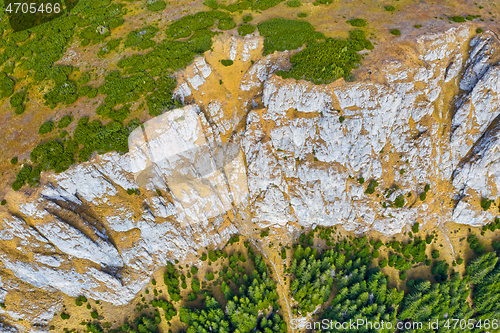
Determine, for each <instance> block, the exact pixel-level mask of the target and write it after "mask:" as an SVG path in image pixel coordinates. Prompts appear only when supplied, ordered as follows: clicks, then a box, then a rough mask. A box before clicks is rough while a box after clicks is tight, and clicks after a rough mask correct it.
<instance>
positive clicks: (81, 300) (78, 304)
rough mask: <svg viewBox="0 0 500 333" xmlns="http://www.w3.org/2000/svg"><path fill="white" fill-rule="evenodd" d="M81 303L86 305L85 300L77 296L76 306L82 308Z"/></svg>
mask: <svg viewBox="0 0 500 333" xmlns="http://www.w3.org/2000/svg"><path fill="white" fill-rule="evenodd" d="M83 303H87V298H86V297H85V296H78V297H77V298H76V299H75V304H76V306H82V305H83Z"/></svg>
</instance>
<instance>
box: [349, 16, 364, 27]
mask: <svg viewBox="0 0 500 333" xmlns="http://www.w3.org/2000/svg"><path fill="white" fill-rule="evenodd" d="M347 23H349V24H350V25H352V26H353V27H364V26H366V20H365V19H361V18H354V19H352V20H349V21H347Z"/></svg>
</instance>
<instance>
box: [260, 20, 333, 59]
mask: <svg viewBox="0 0 500 333" xmlns="http://www.w3.org/2000/svg"><path fill="white" fill-rule="evenodd" d="M257 28H258V29H259V34H260V35H261V36H263V37H265V40H264V51H263V54H264V55H268V54H271V53H274V52H275V51H286V50H294V49H297V48H299V47H301V46H302V45H304V44H306V43H311V42H313V41H316V40H318V39H324V37H325V36H324V35H323V34H322V33H320V32H316V31H315V30H314V27H313V26H312V25H311V24H310V23H309V22H303V21H296V20H287V19H282V18H275V19H272V20H269V21H265V22H262V23H259V24H258V25H257Z"/></svg>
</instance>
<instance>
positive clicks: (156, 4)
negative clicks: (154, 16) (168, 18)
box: [146, 0, 167, 12]
mask: <svg viewBox="0 0 500 333" xmlns="http://www.w3.org/2000/svg"><path fill="white" fill-rule="evenodd" d="M166 7H167V4H166V3H165V1H162V0H148V1H147V4H146V8H147V9H148V10H150V11H152V12H158V11H161V10H164V9H165V8H166Z"/></svg>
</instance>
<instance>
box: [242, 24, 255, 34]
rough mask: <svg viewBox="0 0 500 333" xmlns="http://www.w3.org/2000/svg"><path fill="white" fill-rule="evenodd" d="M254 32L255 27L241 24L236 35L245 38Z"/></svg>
mask: <svg viewBox="0 0 500 333" xmlns="http://www.w3.org/2000/svg"><path fill="white" fill-rule="evenodd" d="M254 31H255V26H254V25H251V24H242V25H240V26H239V27H238V34H240V35H241V36H246V35H248V34H251V33H253V32H254Z"/></svg>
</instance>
